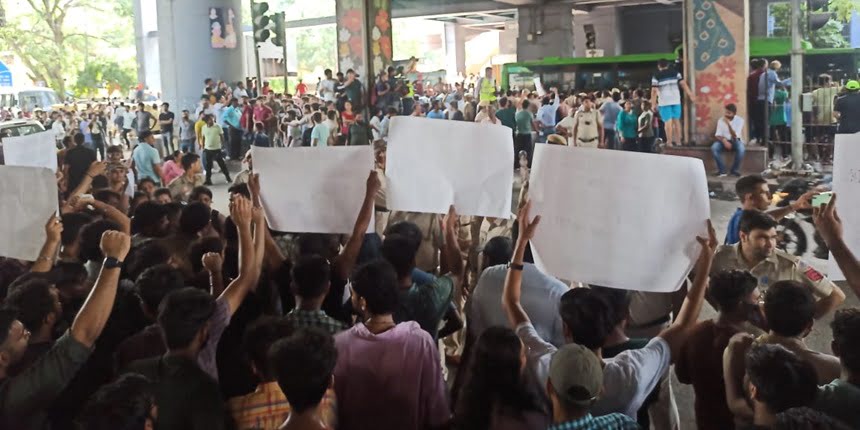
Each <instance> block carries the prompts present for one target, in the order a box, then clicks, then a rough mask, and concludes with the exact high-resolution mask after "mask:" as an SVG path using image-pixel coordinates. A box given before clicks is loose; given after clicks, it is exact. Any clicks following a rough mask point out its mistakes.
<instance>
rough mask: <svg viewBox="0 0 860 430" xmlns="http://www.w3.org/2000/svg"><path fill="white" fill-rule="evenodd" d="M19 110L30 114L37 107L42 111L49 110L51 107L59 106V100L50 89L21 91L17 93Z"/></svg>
mask: <svg viewBox="0 0 860 430" xmlns="http://www.w3.org/2000/svg"><path fill="white" fill-rule="evenodd" d="M19 96H20V102H19V107H20V108H21V110H24V111H27V112H30V111H32V110H33V109H35V108H37V107H39V108H42V109H50V107H51V106H52V105H55V104H59V103H60V99H59V97H57V93H55V92H54V91H53V90H50V89H44V90H32V91H21V92H20V93H19Z"/></svg>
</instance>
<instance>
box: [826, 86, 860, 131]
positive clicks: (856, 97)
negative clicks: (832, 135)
mask: <svg viewBox="0 0 860 430" xmlns="http://www.w3.org/2000/svg"><path fill="white" fill-rule="evenodd" d="M845 90H846V93H845V94H843V95H841V96H839V97H837V98H836V103H835V104H834V105H833V111H834V112H835V113H836V116H837V118H839V127H838V128H837V130H836V132H837V133H839V134H854V133H857V132H860V82H857V81H854V80H852V81H848V82H847V83H846V84H845Z"/></svg>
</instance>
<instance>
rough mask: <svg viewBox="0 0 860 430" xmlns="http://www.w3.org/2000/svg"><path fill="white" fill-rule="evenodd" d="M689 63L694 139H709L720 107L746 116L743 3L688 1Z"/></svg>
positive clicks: (745, 38)
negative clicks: (730, 107)
mask: <svg viewBox="0 0 860 430" xmlns="http://www.w3.org/2000/svg"><path fill="white" fill-rule="evenodd" d="M687 4H688V5H689V6H688V7H690V9H689V11H690V13H691V14H692V18H693V34H692V35H691V40H692V44H693V46H692V48H693V49H692V50H691V52H690V54H691V56H690V62H691V64H692V66H693V67H692V71H693V74H694V78H693V80H694V85H695V88H694V89H693V91H695V94H696V127H695V129H694V133H693V134H694V136H693V137H694V139H695V140H696V141H697V142H699V143H709V142H710V140H713V136H714V131H715V130H716V126H717V120H718V119H719V118H720V117H721V116H723V110H724V106H725V105H727V104H729V103H733V104H735V105H736V106H737V107H738V114H739V115H741V116H742V117H744V119H748V118H747V117H746V110H747V109H746V76H747V57H748V54H747V52H748V48H747V41H748V37H747V31H746V14H747V11H746V6H745V0H692V1H691V2H689V3H687Z"/></svg>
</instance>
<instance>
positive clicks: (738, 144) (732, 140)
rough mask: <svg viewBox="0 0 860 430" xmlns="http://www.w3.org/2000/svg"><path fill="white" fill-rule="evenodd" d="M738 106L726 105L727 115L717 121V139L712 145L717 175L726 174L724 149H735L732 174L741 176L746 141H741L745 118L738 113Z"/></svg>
mask: <svg viewBox="0 0 860 430" xmlns="http://www.w3.org/2000/svg"><path fill="white" fill-rule="evenodd" d="M737 113H738V108H737V106H735V105H734V104H731V103H729V104H727V105H726V112H725V116H723V117H722V118H720V119H719V120H718V121H717V132H716V133H715V134H714V135H715V136H716V138H717V141H716V142H714V144H713V145H711V153H712V154H713V155H714V162H715V163H717V169H718V171H717V176H726V166H725V165H724V164H723V151H734V152H735V160H734V161H733V162H732V170H731V174H732V175H734V176H740V175H741V174H740V172H739V171H738V169H740V167H741V161H743V159H744V153H745V152H746V149H745V148H744V143H743V141H741V136H743V131H744V119H743V118H741V117H739V116H738V115H737Z"/></svg>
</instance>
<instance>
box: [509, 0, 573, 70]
mask: <svg viewBox="0 0 860 430" xmlns="http://www.w3.org/2000/svg"><path fill="white" fill-rule="evenodd" d="M571 11H572V8H571V5H570V4H569V3H550V4H545V5H540V6H529V7H525V6H524V7H520V8H519V9H518V14H517V15H518V24H519V37H518V38H517V61H530V60H540V59H542V58H544V57H572V56H573V55H574V45H573V15H572V13H571Z"/></svg>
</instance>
